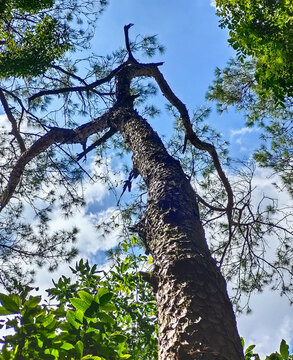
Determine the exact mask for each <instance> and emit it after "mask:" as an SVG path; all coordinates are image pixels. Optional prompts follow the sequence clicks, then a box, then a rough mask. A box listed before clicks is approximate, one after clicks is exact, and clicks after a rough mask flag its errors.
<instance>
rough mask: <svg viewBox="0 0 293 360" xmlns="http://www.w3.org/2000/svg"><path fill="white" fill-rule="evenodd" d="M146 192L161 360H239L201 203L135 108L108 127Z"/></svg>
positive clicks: (230, 312)
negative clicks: (114, 130)
mask: <svg viewBox="0 0 293 360" xmlns="http://www.w3.org/2000/svg"><path fill="white" fill-rule="evenodd" d="M111 125H112V126H113V127H116V128H117V130H119V131H120V132H121V134H122V136H123V137H124V140H125V142H126V144H127V145H128V146H129V148H130V149H131V150H132V152H133V163H134V166H135V167H136V169H137V170H138V171H139V173H140V174H141V176H142V177H143V179H144V181H145V182H146V185H147V188H148V201H147V211H146V214H145V218H144V221H143V227H144V229H143V230H144V234H145V239H144V240H145V242H146V246H147V247H148V248H149V249H150V252H151V254H152V256H153V259H154V272H153V276H154V277H155V278H156V283H157V289H156V300H157V309H158V322H159V359H160V360H171V359H172V360H188V359H205V360H216V359H217V360H228V359H229V360H240V359H243V352H242V347H241V343H240V339H239V336H238V333H237V328H236V322H235V316H234V313H233V309H232V306H231V303H230V301H229V298H228V295H227V291H226V284H225V280H224V278H223V276H222V275H221V273H220V271H219V269H218V268H217V266H216V263H215V261H214V260H213V259H212V257H211V255H210V252H209V250H208V246H207V243H206V240H205V236H204V231H203V228H202V225H201V222H200V218H199V211H198V206H197V199H196V194H195V192H194V190H193V189H192V187H191V185H190V183H189V181H188V180H187V178H186V176H185V174H184V172H183V170H182V168H181V166H180V164H179V162H178V161H177V160H175V159H174V158H172V157H171V156H170V155H169V154H168V153H167V151H166V149H165V147H164V145H163V143H162V142H161V140H160V138H159V137H158V135H157V134H156V133H155V132H154V131H153V130H152V128H151V127H150V126H149V124H148V123H147V122H146V121H145V120H144V119H143V118H141V117H140V116H139V115H138V114H137V113H136V112H135V111H133V110H131V109H129V108H128V109H126V108H120V109H117V112H116V114H115V116H114V120H113V122H112V124H111Z"/></svg>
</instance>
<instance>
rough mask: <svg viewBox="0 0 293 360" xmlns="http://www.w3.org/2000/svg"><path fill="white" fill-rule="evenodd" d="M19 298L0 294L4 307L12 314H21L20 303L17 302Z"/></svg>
mask: <svg viewBox="0 0 293 360" xmlns="http://www.w3.org/2000/svg"><path fill="white" fill-rule="evenodd" d="M17 299H18V297H15V296H14V295H5V294H2V293H0V301H1V303H2V305H3V306H4V307H5V308H6V309H7V310H10V311H11V312H15V313H16V312H19V310H20V309H19V307H20V305H19V302H18V301H17Z"/></svg>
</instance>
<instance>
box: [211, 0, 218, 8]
mask: <svg viewBox="0 0 293 360" xmlns="http://www.w3.org/2000/svg"><path fill="white" fill-rule="evenodd" d="M210 5H211V6H212V7H214V8H216V7H217V4H216V1H215V0H211V1H210Z"/></svg>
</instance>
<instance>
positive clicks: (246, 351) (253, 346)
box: [245, 345, 255, 355]
mask: <svg viewBox="0 0 293 360" xmlns="http://www.w3.org/2000/svg"><path fill="white" fill-rule="evenodd" d="M254 348H255V345H250V346H248V348H247V349H246V350H245V354H250V355H252V350H253V349H254Z"/></svg>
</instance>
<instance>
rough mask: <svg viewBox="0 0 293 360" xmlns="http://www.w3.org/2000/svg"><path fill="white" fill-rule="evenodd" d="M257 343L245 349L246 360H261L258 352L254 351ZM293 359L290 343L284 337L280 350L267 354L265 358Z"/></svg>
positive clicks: (274, 359)
mask: <svg viewBox="0 0 293 360" xmlns="http://www.w3.org/2000/svg"><path fill="white" fill-rule="evenodd" d="M241 342H242V346H243V347H244V340H243V339H242V338H241ZM255 347H256V346H255V345H250V346H248V347H247V348H246V349H245V351H244V355H245V360H260V357H259V355H258V354H256V353H254V351H253V350H254V348H255ZM290 359H293V353H291V354H290V353H289V345H287V343H286V341H285V340H284V339H283V340H282V341H281V344H280V349H279V352H277V351H276V352H274V353H272V354H271V355H268V356H266V358H265V360H290Z"/></svg>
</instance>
